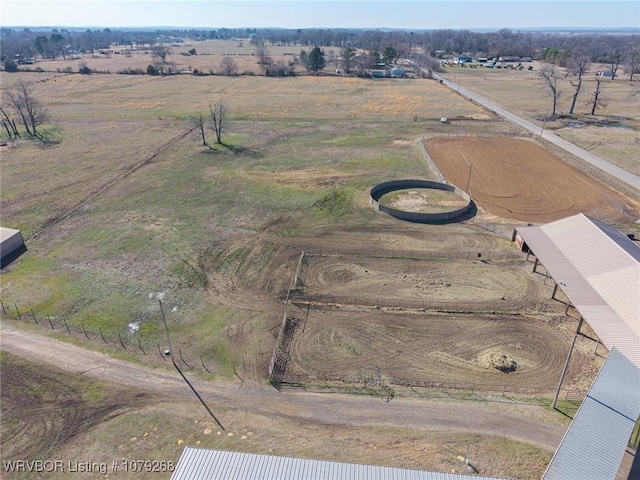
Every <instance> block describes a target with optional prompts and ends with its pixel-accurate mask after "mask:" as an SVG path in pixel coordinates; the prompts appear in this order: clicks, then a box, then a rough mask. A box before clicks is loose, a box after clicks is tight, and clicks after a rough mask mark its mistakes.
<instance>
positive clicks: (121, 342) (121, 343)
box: [118, 332, 128, 352]
mask: <svg viewBox="0 0 640 480" xmlns="http://www.w3.org/2000/svg"><path fill="white" fill-rule="evenodd" d="M118 338H119V339H120V345H122V348H124V351H125V352H128V350H127V347H125V346H124V342H123V341H122V337H121V336H120V332H118Z"/></svg>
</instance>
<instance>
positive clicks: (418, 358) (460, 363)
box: [287, 309, 575, 390]
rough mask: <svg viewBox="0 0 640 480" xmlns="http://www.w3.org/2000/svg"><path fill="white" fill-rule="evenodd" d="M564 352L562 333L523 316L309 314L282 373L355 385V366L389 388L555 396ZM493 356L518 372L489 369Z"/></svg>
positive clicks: (372, 313)
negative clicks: (498, 389) (375, 371)
mask: <svg viewBox="0 0 640 480" xmlns="http://www.w3.org/2000/svg"><path fill="white" fill-rule="evenodd" d="M567 350H568V342H567V340H566V339H565V338H563V337H562V335H560V334H559V333H557V332H556V331H554V330H551V329H549V328H548V326H546V325H544V324H542V323H541V322H539V321H536V320H534V319H531V318H526V317H486V316H482V317H481V316H471V315H448V316H443V315H440V316H439V315H415V314H414V315H408V314H405V315H403V314H401V313H394V314H385V313H378V312H369V313H366V312H365V313H362V312H361V313H356V312H353V311H348V310H346V309H345V310H342V311H339V310H336V309H334V310H333V311H331V312H330V313H328V312H326V311H322V310H317V309H312V310H311V311H310V315H309V318H308V319H307V321H306V324H305V328H304V331H298V332H296V334H295V335H294V338H293V340H292V343H291V350H290V360H289V362H288V364H287V373H288V375H291V376H292V378H295V377H297V376H306V377H308V378H310V379H313V378H316V379H334V380H338V379H341V380H345V379H346V380H349V379H351V380H353V379H355V376H356V373H357V371H358V369H359V368H360V367H362V366H364V365H376V366H378V367H380V369H381V371H382V372H383V374H384V375H385V378H386V379H387V380H386V381H387V382H388V383H389V384H392V385H393V384H394V382H397V383H396V384H398V385H402V384H407V383H408V384H414V385H420V384H428V383H439V382H444V383H457V384H459V385H460V386H461V387H462V388H464V387H465V386H467V385H476V386H478V385H485V386H486V388H487V389H491V388H492V387H495V386H506V387H512V388H539V389H549V390H552V389H554V388H555V387H556V385H557V381H558V378H560V373H561V370H562V367H563V363H564V359H565V357H566V353H567ZM495 355H499V356H502V355H504V356H506V357H511V358H513V359H514V360H515V361H516V363H517V368H516V370H515V373H510V374H507V373H502V372H501V371H499V370H497V369H496V368H494V367H493V366H492V363H491V361H492V358H493V357H494V356H495ZM574 374H575V373H574ZM311 381H312V380H311Z"/></svg>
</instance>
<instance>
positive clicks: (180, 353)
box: [178, 349, 191, 368]
mask: <svg viewBox="0 0 640 480" xmlns="http://www.w3.org/2000/svg"><path fill="white" fill-rule="evenodd" d="M178 355H180V360H182V363H184V364H185V365H186V366H187V367H189V368H191V366H190V365H189V364H188V363H187V362H185V361H184V358H182V350H180V349H178Z"/></svg>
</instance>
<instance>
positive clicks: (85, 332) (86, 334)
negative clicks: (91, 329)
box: [81, 323, 89, 340]
mask: <svg viewBox="0 0 640 480" xmlns="http://www.w3.org/2000/svg"><path fill="white" fill-rule="evenodd" d="M81 325H82V331H83V332H84V336H85V337H87V340H89V334H88V333H87V331H86V330H85V328H84V323H82V324H81Z"/></svg>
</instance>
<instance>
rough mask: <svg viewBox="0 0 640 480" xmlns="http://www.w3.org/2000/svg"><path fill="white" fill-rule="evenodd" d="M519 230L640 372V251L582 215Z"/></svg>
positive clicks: (590, 319) (608, 339)
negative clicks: (639, 368)
mask: <svg viewBox="0 0 640 480" xmlns="http://www.w3.org/2000/svg"><path fill="white" fill-rule="evenodd" d="M516 231H517V232H518V233H519V234H520V236H521V237H522V238H523V240H524V241H525V243H526V244H527V246H528V247H529V249H530V250H531V251H532V252H533V253H534V254H535V256H536V257H537V258H538V259H539V260H540V261H541V262H542V263H543V265H544V267H545V268H546V269H547V271H548V272H549V274H550V275H551V276H552V277H553V279H554V280H555V281H556V283H557V284H558V286H559V288H560V289H561V290H562V291H563V292H564V293H565V295H566V296H567V298H568V299H569V300H570V301H571V303H572V304H573V306H574V307H575V308H576V310H578V312H580V314H581V315H582V317H583V318H584V319H585V321H586V322H587V323H588V324H589V326H590V327H591V328H592V329H593V331H594V332H595V333H596V335H598V337H599V338H600V340H601V341H602V342H603V343H604V345H605V346H606V347H607V348H609V349H611V348H613V347H616V348H618V349H619V350H620V351H621V352H622V353H623V354H624V355H625V356H626V357H627V358H628V359H629V360H631V361H632V362H633V363H634V364H635V365H636V366H637V367H640V247H638V246H637V245H636V244H635V242H633V241H632V240H631V239H629V238H628V237H627V236H626V235H624V234H623V233H621V232H620V231H618V230H616V229H615V228H613V227H610V226H609V225H606V224H604V223H602V222H600V221H598V220H595V219H593V218H590V217H587V216H586V215H584V214H582V213H580V214H578V215H574V216H572V217H568V218H565V219H563V220H558V221H555V222H552V223H548V224H546V225H543V226H541V227H518V228H516Z"/></svg>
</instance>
